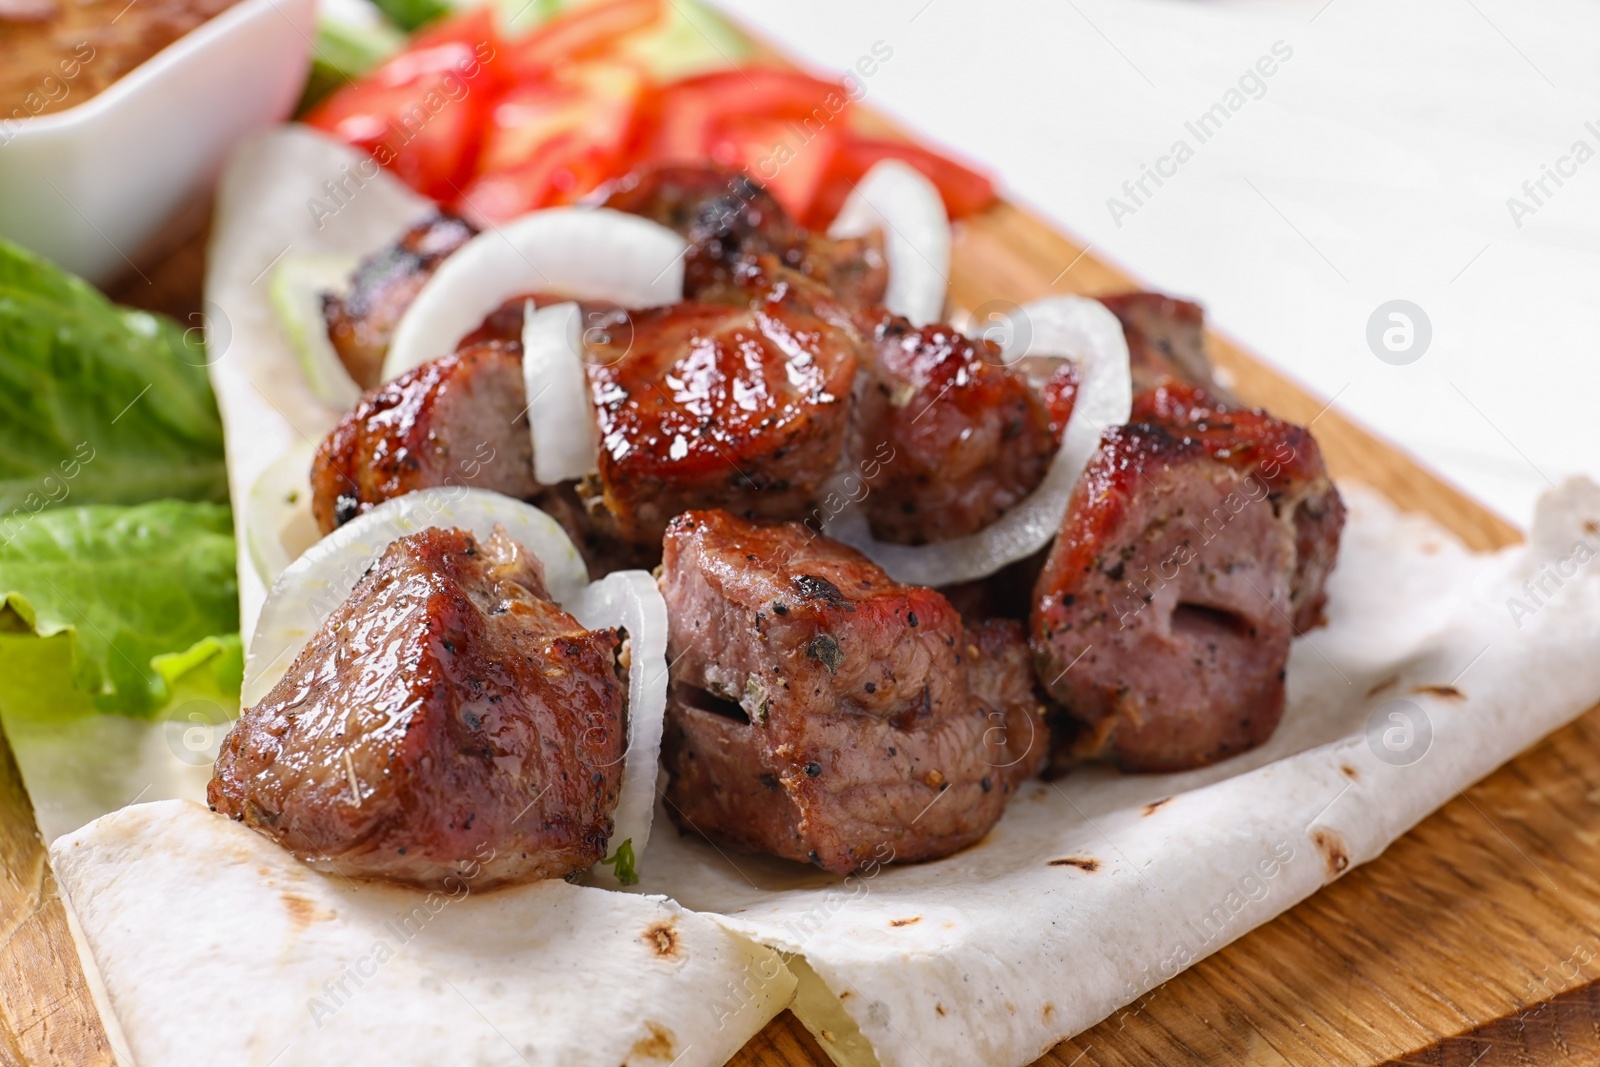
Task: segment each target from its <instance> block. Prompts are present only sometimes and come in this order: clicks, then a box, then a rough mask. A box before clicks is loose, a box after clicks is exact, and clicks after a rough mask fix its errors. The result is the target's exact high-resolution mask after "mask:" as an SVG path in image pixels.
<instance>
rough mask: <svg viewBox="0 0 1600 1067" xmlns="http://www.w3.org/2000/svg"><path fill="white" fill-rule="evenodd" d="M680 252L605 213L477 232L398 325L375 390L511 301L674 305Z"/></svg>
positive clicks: (665, 239)
mask: <svg viewBox="0 0 1600 1067" xmlns="http://www.w3.org/2000/svg"><path fill="white" fill-rule="evenodd" d="M687 249H688V245H687V243H685V241H684V239H683V238H682V237H679V236H678V235H677V234H675V233H673V232H672V231H671V230H669V229H667V228H666V227H665V226H662V225H660V224H658V223H654V222H651V221H650V220H649V219H643V218H640V217H638V216H637V215H625V214H623V213H622V212H620V211H612V210H610V209H609V208H550V209H548V210H545V211H535V212H533V213H532V214H530V215H524V216H523V217H522V218H520V219H517V220H515V221H513V222H508V223H506V224H505V225H504V226H497V227H495V228H493V229H490V230H485V231H484V232H483V233H480V234H478V236H476V237H474V238H473V239H472V240H470V241H468V242H467V243H466V244H464V245H462V246H461V247H460V248H459V249H458V250H457V251H456V252H455V254H454V255H452V256H450V258H448V259H446V260H445V261H444V263H442V264H441V265H440V267H439V269H438V270H437V271H435V272H434V275H433V277H432V278H429V279H428V281H427V284H425V285H424V286H423V287H422V290H421V292H419V293H418V294H417V298H416V299H415V300H413V301H412V302H411V306H410V307H408V308H407V309H406V312H405V314H404V315H402V316H401V317H400V322H399V325H397V326H396V327H395V332H394V340H393V341H392V342H391V343H390V345H389V355H388V357H387V358H386V359H385V360H384V362H383V378H384V381H388V380H389V379H391V378H394V377H395V376H397V375H400V374H404V373H405V372H406V371H408V370H410V369H411V368H413V367H416V366H419V365H421V364H423V363H426V362H427V361H428V360H430V359H435V358H437V357H439V356H443V355H446V354H448V353H449V352H451V351H452V350H453V349H454V348H455V346H456V342H458V341H460V340H461V338H462V337H464V336H466V335H467V334H468V333H470V332H472V331H473V330H474V329H476V328H477V327H478V325H479V324H480V323H482V322H483V320H484V318H485V317H486V316H487V315H488V314H489V312H491V311H493V310H494V309H495V308H497V307H499V306H500V305H501V304H503V303H505V302H506V301H507V300H510V299H511V298H512V297H514V296H519V295H522V294H526V293H550V294H553V295H557V296H565V297H571V298H573V299H575V300H606V301H610V302H611V303H614V304H619V305H621V306H622V307H628V308H634V307H655V306H657V305H660V304H671V303H675V302H677V301H679V300H682V299H683V254H684V252H685V251H686V250H687Z"/></svg>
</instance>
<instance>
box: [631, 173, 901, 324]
mask: <svg viewBox="0 0 1600 1067" xmlns="http://www.w3.org/2000/svg"><path fill="white" fill-rule="evenodd" d="M605 206H606V207H609V208H614V209H615V210H617V211H626V212H628V213H629V214H631V215H642V216H644V217H645V218H647V219H651V220H652V221H655V222H658V223H660V224H661V225H663V226H665V227H667V228H668V229H670V230H674V231H676V232H677V233H679V234H681V235H682V236H683V238H684V239H685V240H687V241H688V242H689V252H688V254H687V256H685V258H684V281H683V288H684V296H685V297H687V298H688V299H691V300H693V299H699V298H700V297H701V296H702V295H703V294H704V293H705V292H707V291H708V290H711V289H720V288H723V287H725V286H727V285H728V283H729V282H730V280H732V279H733V277H734V275H735V273H736V272H737V270H738V268H739V266H740V264H741V263H742V262H743V261H745V260H748V259H751V258H755V257H760V256H772V257H775V258H776V259H777V261H778V262H779V263H781V264H782V265H783V266H784V267H787V268H789V269H791V270H795V271H799V272H800V273H802V274H805V275H808V276H810V277H812V278H815V279H816V280H817V281H819V282H821V283H822V284H823V285H825V286H827V288H828V289H829V290H831V291H832V292H833V293H835V294H836V295H837V296H838V297H839V298H840V299H841V300H844V301H846V302H847V303H850V304H852V305H853V306H859V307H868V306H872V305H875V304H880V303H882V302H883V294H884V292H885V290H886V289H887V288H888V285H889V268H888V260H887V259H886V258H885V257H884V252H883V239H882V236H881V235H879V234H873V235H871V236H869V237H863V238H852V239H849V240H843V241H833V240H829V239H828V238H825V237H821V236H819V235H816V234H812V233H810V232H808V231H807V230H806V229H805V228H804V227H802V226H800V225H799V224H798V223H796V222H795V221H794V220H793V219H791V218H790V217H789V215H788V213H787V212H785V211H784V210H783V208H782V207H781V206H780V205H779V204H778V202H777V200H775V199H773V197H772V194H771V193H769V192H767V191H766V189H764V188H763V187H762V186H761V185H760V184H759V183H757V182H754V181H752V180H751V179H750V177H749V176H748V175H746V174H742V173H740V172H738V171H733V170H726V169H722V168H718V167H701V166H692V165H682V164H669V165H665V166H646V167H643V168H641V169H639V170H636V171H634V172H633V173H632V174H629V175H628V176H626V177H625V178H623V179H621V180H620V181H619V182H617V183H616V184H615V185H614V186H613V187H612V188H611V190H610V195H609V196H607V197H606V199H605Z"/></svg>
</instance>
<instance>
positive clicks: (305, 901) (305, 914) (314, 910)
mask: <svg viewBox="0 0 1600 1067" xmlns="http://www.w3.org/2000/svg"><path fill="white" fill-rule="evenodd" d="M283 906H284V908H285V909H286V910H287V911H288V912H289V921H290V922H292V923H294V928H295V929H296V930H304V929H305V928H306V927H308V926H310V925H311V924H312V923H315V922H325V921H327V920H328V919H331V918H333V912H331V911H326V910H324V909H322V908H319V907H317V905H316V904H315V903H313V902H312V901H311V900H310V899H309V898H307V897H303V896H301V895H300V894H299V893H285V894H283Z"/></svg>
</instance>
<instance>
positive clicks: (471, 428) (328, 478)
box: [311, 342, 539, 533]
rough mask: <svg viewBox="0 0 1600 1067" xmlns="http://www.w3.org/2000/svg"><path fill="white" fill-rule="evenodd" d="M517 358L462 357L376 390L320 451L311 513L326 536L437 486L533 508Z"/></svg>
mask: <svg viewBox="0 0 1600 1067" xmlns="http://www.w3.org/2000/svg"><path fill="white" fill-rule="evenodd" d="M525 394H526V390H525V389H524V388H523V385H522V358H521V353H520V351H519V350H518V349H514V348H512V347H509V346H507V345H504V344H501V343H498V342H486V343H483V344H477V345H473V346H470V347H467V348H464V349H462V350H460V351H458V352H455V353H453V354H451V355H448V356H443V357H441V358H439V359H435V360H432V361H430V362H428V363H424V364H423V365H422V366H420V367H417V368H415V369H413V370H410V371H407V372H406V373H405V374H402V375H401V376H400V377H398V378H396V379H395V380H394V381H392V382H387V383H385V384H384V385H381V386H379V387H378V388H376V389H370V390H368V391H367V393H366V394H365V395H363V396H362V398H361V400H360V402H359V403H357V404H356V407H355V410H353V411H351V412H350V413H349V414H347V415H345V417H344V418H342V419H340V420H339V424H338V425H337V426H335V427H334V429H333V432H332V433H330V434H329V435H328V436H327V438H326V439H325V440H324V441H323V442H322V444H321V445H320V446H319V447H318V448H317V453H316V457H315V458H314V459H313V460H312V465H311V490H312V497H311V512H312V515H313V516H314V517H315V518H316V520H317V526H318V527H319V528H320V529H321V530H322V532H323V533H327V532H329V531H330V530H332V529H334V528H335V527H337V526H339V525H342V524H343V523H346V522H349V521H350V520H351V519H353V518H355V517H356V516H357V515H360V514H362V513H364V512H367V511H371V510H372V508H373V507H375V506H376V505H378V504H381V503H382V502H383V501H385V500H388V499H390V498H391V497H397V496H400V495H402V494H404V493H409V492H411V491H413V490H416V489H426V488H428V487H430V486H438V485H465V486H471V487H473V488H477V489H493V490H495V491H496V492H500V493H504V494H506V495H507V496H514V497H520V498H523V499H527V498H529V497H532V496H533V495H534V494H535V493H537V492H538V491H539V485H538V483H537V482H535V481H534V478H533V439H532V438H531V437H530V436H529V434H528V417H527V412H526V408H527V400H526V395H525Z"/></svg>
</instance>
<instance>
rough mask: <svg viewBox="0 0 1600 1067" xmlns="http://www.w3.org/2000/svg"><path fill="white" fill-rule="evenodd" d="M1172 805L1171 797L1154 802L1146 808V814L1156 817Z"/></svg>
mask: <svg viewBox="0 0 1600 1067" xmlns="http://www.w3.org/2000/svg"><path fill="white" fill-rule="evenodd" d="M1170 803H1172V798H1171V797H1162V798H1161V799H1160V800H1152V801H1151V802H1150V803H1148V804H1146V805H1145V806H1144V814H1146V815H1154V814H1155V813H1156V812H1158V811H1160V810H1161V809H1162V808H1163V807H1165V806H1166V805H1168V804H1170Z"/></svg>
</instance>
